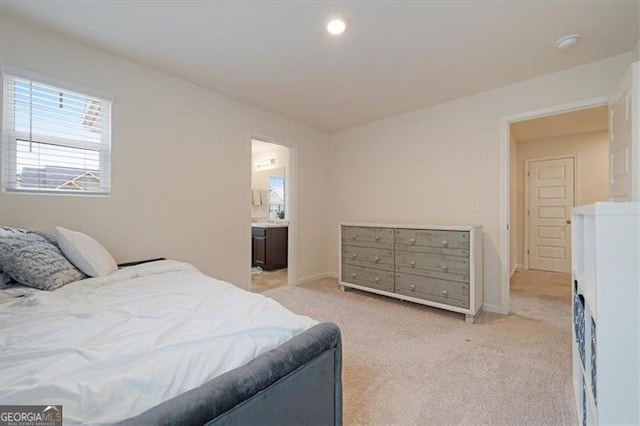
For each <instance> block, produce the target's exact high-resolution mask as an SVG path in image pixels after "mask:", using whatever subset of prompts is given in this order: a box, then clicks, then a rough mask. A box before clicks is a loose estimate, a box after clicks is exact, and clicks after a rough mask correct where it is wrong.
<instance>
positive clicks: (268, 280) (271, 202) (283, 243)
mask: <svg viewBox="0 0 640 426" xmlns="http://www.w3.org/2000/svg"><path fill="white" fill-rule="evenodd" d="M290 157H291V155H290V149H289V148H288V147H286V146H283V145H281V144H278V143H272V142H267V141H265V140H261V139H256V138H252V139H251V290H252V291H253V292H257V293H262V292H265V291H268V290H271V289H274V288H277V287H281V286H284V285H287V284H288V282H289V268H288V266H289V258H290V244H289V240H290V228H291V225H292V223H291V222H292V221H291V218H292V214H291V205H292V203H291V196H292V192H291V191H290V190H289V188H290V186H291V183H292V173H291V162H290Z"/></svg>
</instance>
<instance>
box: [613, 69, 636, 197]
mask: <svg viewBox="0 0 640 426" xmlns="http://www.w3.org/2000/svg"><path fill="white" fill-rule="evenodd" d="M639 68H640V66H639V65H638V62H636V63H634V64H633V65H632V66H631V67H630V68H629V69H628V70H627V72H626V74H625V75H624V78H623V79H622V81H621V82H620V84H619V85H618V90H617V91H616V93H615V94H614V96H613V97H612V98H611V102H610V103H609V115H610V122H609V129H610V131H609V138H610V145H609V155H610V161H611V163H610V167H609V170H610V172H609V173H610V179H611V201H640V184H639V182H638V180H640V177H639V176H638V169H639V168H640V152H638V151H639V149H638V139H639V135H638V121H639V118H638V114H640V111H639V108H638V102H639V100H638V93H637V92H638V90H639V89H638V79H639V78H640V77H639V75H638V74H639V73H640V71H639Z"/></svg>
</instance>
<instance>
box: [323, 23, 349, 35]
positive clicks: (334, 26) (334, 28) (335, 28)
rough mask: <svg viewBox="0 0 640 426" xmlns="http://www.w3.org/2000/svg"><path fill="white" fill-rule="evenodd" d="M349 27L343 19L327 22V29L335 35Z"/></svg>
mask: <svg viewBox="0 0 640 426" xmlns="http://www.w3.org/2000/svg"><path fill="white" fill-rule="evenodd" d="M345 28H347V24H345V23H344V21H343V20H342V19H334V20H332V21H330V22H329V23H328V24H327V31H329V33H331V34H333V35H340V34H342V33H343V32H344V30H345Z"/></svg>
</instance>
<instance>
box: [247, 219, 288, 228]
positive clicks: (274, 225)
mask: <svg viewBox="0 0 640 426" xmlns="http://www.w3.org/2000/svg"><path fill="white" fill-rule="evenodd" d="M288 226H289V221H288V220H283V221H278V222H253V223H251V227H252V228H286V227H288Z"/></svg>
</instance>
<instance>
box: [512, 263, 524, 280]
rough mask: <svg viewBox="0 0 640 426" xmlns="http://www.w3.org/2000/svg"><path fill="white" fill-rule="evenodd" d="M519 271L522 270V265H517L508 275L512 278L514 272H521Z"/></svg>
mask: <svg viewBox="0 0 640 426" xmlns="http://www.w3.org/2000/svg"><path fill="white" fill-rule="evenodd" d="M521 269H524V265H521V264H520V263H518V264H517V265H515V266H514V267H513V271H511V275H510V277H512V276H513V274H515V273H516V271H518V270H521Z"/></svg>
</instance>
